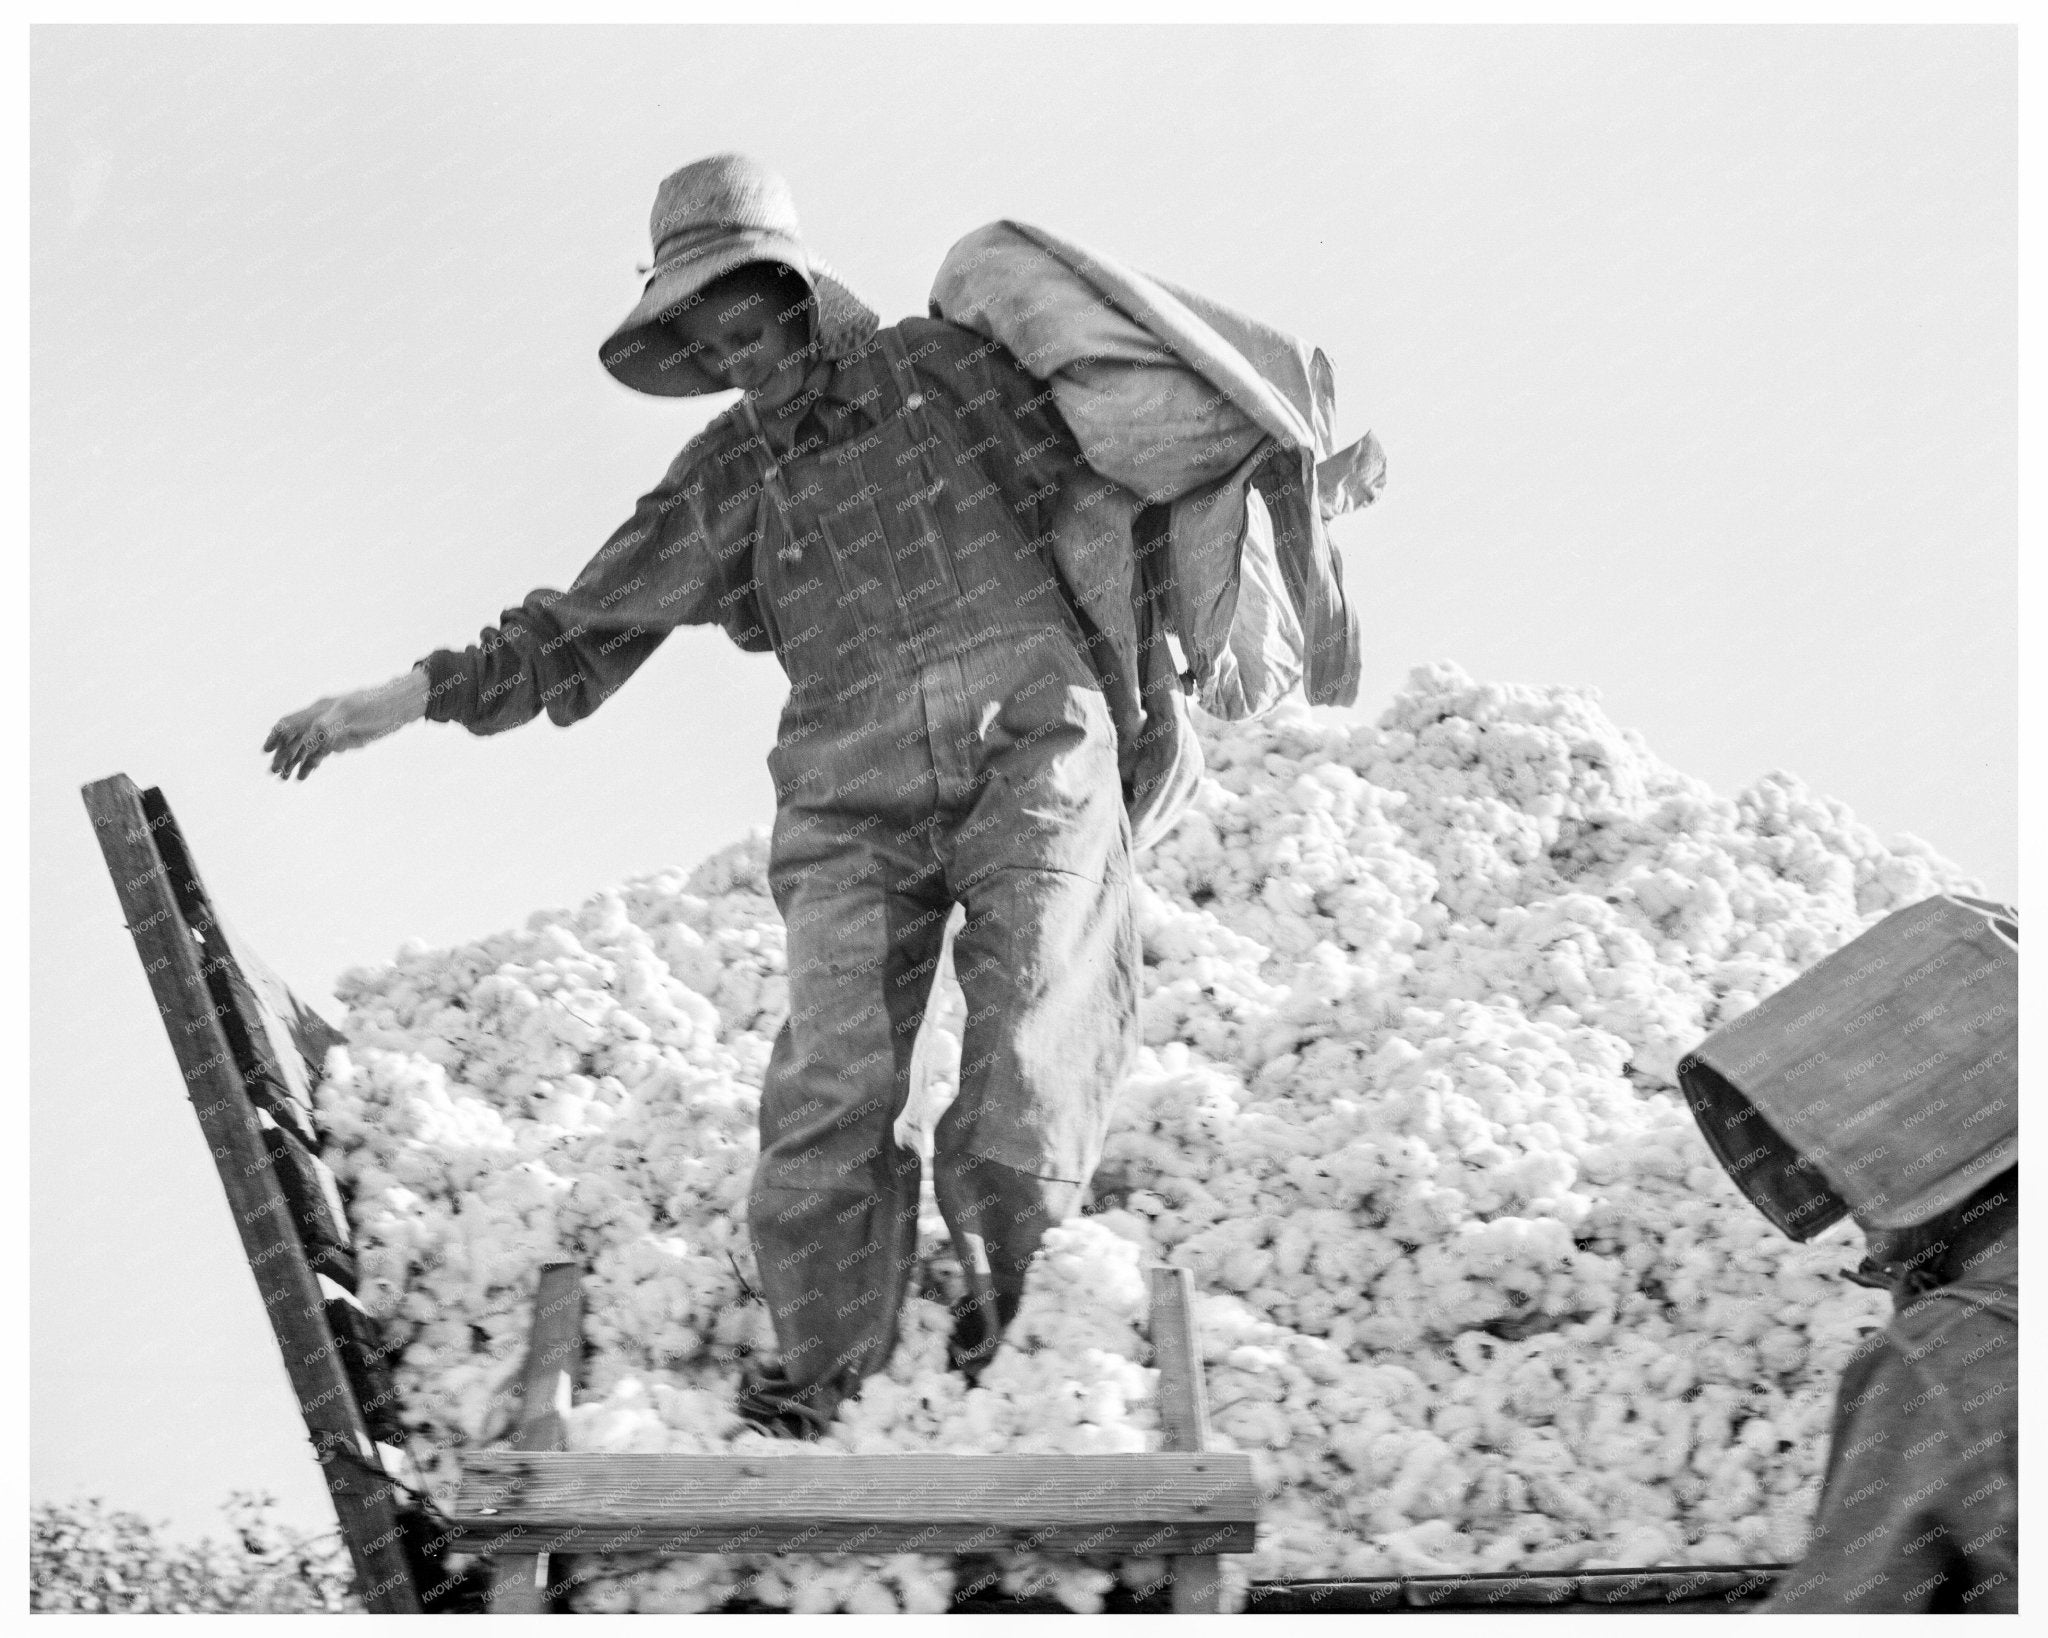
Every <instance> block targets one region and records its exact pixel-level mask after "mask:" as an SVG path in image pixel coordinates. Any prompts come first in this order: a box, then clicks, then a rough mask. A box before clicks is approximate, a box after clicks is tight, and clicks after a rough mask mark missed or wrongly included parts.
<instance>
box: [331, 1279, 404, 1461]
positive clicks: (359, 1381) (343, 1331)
mask: <svg viewBox="0 0 2048 1638" xmlns="http://www.w3.org/2000/svg"><path fill="white" fill-rule="evenodd" d="M322 1312H323V1313H324V1314H325V1316H326V1319H327V1329H328V1331H329V1332H330V1333H331V1334H332V1335H333V1337H334V1341H335V1345H336V1346H337V1347H338V1348H339V1349H340V1350H341V1362H342V1366H343V1368H344V1369H345V1370H346V1371H347V1372H348V1377H349V1384H350V1386H351V1387H353V1388H354V1390H355V1394H356V1404H357V1406H358V1407H359V1408H360V1410H361V1411H362V1415H363V1421H364V1423H365V1424H366V1425H367V1426H368V1428H369V1430H370V1437H371V1439H372V1440H373V1441H374V1442H376V1443H378V1444H383V1445H390V1446H391V1447H392V1448H393V1449H396V1450H403V1449H405V1444H406V1428H405V1422H404V1420H403V1418H401V1417H400V1415H399V1407H398V1388H397V1385H396V1384H395V1383H394V1382H393V1381H392V1377H391V1357H392V1355H394V1354H395V1353H397V1352H398V1350H397V1349H396V1348H394V1347H392V1346H391V1345H389V1344H387V1343H386V1342H385V1341H384V1339H383V1337H382V1336H381V1335H380V1334H379V1332H378V1330H377V1324H376V1321H374V1320H373V1319H371V1318H370V1316H369V1315H368V1314H367V1313H365V1312H364V1311H363V1308H362V1305H361V1304H360V1303H358V1302H357V1301H356V1300H355V1298H354V1297H353V1296H352V1295H350V1294H349V1293H348V1292H347V1291H345V1290H342V1289H339V1288H337V1289H336V1291H335V1292H334V1294H332V1295H331V1296H329V1297H328V1299H327V1301H326V1302H325V1303H324V1304H323V1305H322Z"/></svg>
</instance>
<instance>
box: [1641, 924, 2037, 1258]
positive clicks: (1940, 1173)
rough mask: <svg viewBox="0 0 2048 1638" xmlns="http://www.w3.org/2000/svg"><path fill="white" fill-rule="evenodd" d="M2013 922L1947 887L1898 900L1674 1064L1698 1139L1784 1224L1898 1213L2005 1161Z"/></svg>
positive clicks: (1943, 1199) (1932, 1208) (1920, 1208)
mask: <svg viewBox="0 0 2048 1638" xmlns="http://www.w3.org/2000/svg"><path fill="white" fill-rule="evenodd" d="M2018 921H2019V918H2018V915H2017V913H2016V912H2014V911H2012V910H2011V909H2010V908H2009V907H2007V906H2004V905H1994V904H1989V903H1987V902H1986V901H1983V900H1974V899H1964V898H1960V897H1956V896H1948V895H1936V896H1935V897H1933V898H1929V899H1925V900H1922V901H1921V902H1920V903H1919V904H1916V905H1911V906H1908V907H1907V908H1906V909H1904V910H1897V911H1894V912H1893V913H1892V914H1891V915H1890V916H1888V917H1886V918H1885V919H1884V920H1883V921H1881V922H1879V923H1878V924H1877V925H1876V926H1874V927H1871V928H1869V929H1867V930H1866V931H1865V932H1864V933H1862V934H1861V935H1859V936H1858V937H1857V938H1854V939H1852V940H1850V942H1849V943H1847V944H1845V945H1844V946H1842V948H1841V949H1839V950H1837V951H1835V952H1834V953H1833V954H1832V955H1830V956H1827V957H1825V958H1824V959H1822V960H1821V961H1819V962H1817V963H1815V965H1814V966H1812V967H1810V968H1808V969H1807V971H1806V972H1804V973H1802V974H1801V975H1800V976H1799V977H1797V978H1795V979H1794V980H1793V981H1792V982H1791V983H1789V984H1787V985H1785V986H1784V988H1782V989H1780V990H1778V991H1777V992H1776V993H1775V994H1774V995H1772V996H1771V997H1769V998H1768V999H1767V1000H1766V1001H1765V1002H1764V1003H1762V1004H1761V1005H1760V1006H1757V1007H1755V1008H1753V1009H1751V1011H1749V1012H1748V1013H1745V1014H1744V1015H1743V1016H1742V1017H1740V1018H1737V1019H1735V1020H1734V1021H1733V1022H1732V1023H1729V1024H1725V1025H1723V1026H1722V1027H1721V1028H1720V1029H1718V1030H1716V1031H1715V1032H1714V1033H1713V1034H1712V1035H1710V1036H1708V1037H1707V1039H1706V1040H1705V1041H1703V1042H1702V1043H1701V1044H1700V1046H1699V1047H1698V1048H1697V1049H1696V1050H1695V1051H1694V1052H1692V1053H1691V1054H1689V1055H1688V1056H1687V1057H1686V1059H1685V1060H1684V1062H1682V1063H1681V1064H1680V1065H1679V1085H1680V1087H1681V1088H1682V1089H1683V1091H1684V1093H1685V1097H1686V1102H1687V1103H1688V1104H1689V1105H1690V1106H1691V1108H1692V1111H1693V1114H1694V1117H1695V1119H1696V1120H1697V1121H1698V1123H1699V1127H1700V1131H1701V1134H1702V1135H1703V1136H1704V1137H1705V1138H1706V1140H1707V1144H1708V1146H1709V1147H1710V1148H1711V1149H1712V1150H1713V1151H1714V1154H1715V1157H1716V1158H1717V1159H1718V1160H1719V1161H1720V1162H1721V1164H1722V1167H1723V1168H1724V1169H1725V1170H1726V1171H1727V1172H1728V1173H1729V1175H1730V1176H1731V1177H1733V1178H1734V1179H1735V1181H1736V1182H1737V1183H1738V1184H1739V1185H1740V1186H1741V1188H1742V1190H1743V1192H1744V1193H1745V1194H1747V1195H1748V1196H1749V1198H1750V1200H1751V1202H1752V1203H1753V1204H1754V1205H1755V1206H1756V1207H1757V1209H1758V1210H1759V1211H1761V1212H1762V1213H1763V1214H1764V1215H1765V1216H1766V1217H1768V1218H1770V1220H1771V1221H1772V1222H1773V1223H1774V1224H1775V1225H1776V1226H1777V1227H1778V1228H1779V1229H1781V1230H1783V1231H1784V1232H1785V1233H1786V1234H1788V1235H1790V1236H1791V1237H1792V1238H1793V1239H1795V1240H1808V1239H1811V1238H1812V1237H1813V1236H1814V1235H1816V1234H1818V1233H1819V1232H1820V1231H1821V1230H1822V1229H1824V1228H1826V1227H1828V1226H1829V1225H1830V1224H1831V1223H1835V1222H1838V1221H1839V1220H1840V1219H1841V1218H1842V1217H1843V1216H1845V1215H1848V1214H1850V1213H1853V1214H1854V1215H1855V1217H1856V1220H1857V1221H1858V1222H1859V1223H1861V1224H1862V1225H1863V1227H1864V1228H1865V1229H1866V1230H1868V1229H1903V1228H1910V1227H1912V1226H1913V1225H1915V1224H1918V1223H1924V1222H1927V1221H1929V1220H1930V1219H1932V1218H1934V1217H1937V1216H1939V1215H1940V1214H1941V1213H1943V1212H1945V1211H1948V1210H1950V1209H1952V1208H1953V1207H1955V1206H1957V1205H1960V1204H1961V1203H1962V1202H1963V1201H1965V1200H1967V1199H1968V1198H1969V1197H1970V1195H1971V1194H1972V1193H1974V1192H1975V1191H1976V1190H1977V1189H1978V1188H1979V1187H1980V1186H1981V1185H1982V1184H1983V1183H1984V1182H1985V1180H1986V1179H1987V1178H1991V1177H1995V1176H1997V1175H1998V1174H1999V1173H2000V1172H2002V1171H2004V1170H2005V1169H2006V1168H2007V1167H2009V1166H2012V1165H2014V1164H2016V1163H2017V1161H2018V1159H2019V1148H2018V1137H2019V1122H2018V1064H2019V1055H2018V998H2019V997H2018V935H2019V928H2018ZM2008 930H2009V931H2008ZM1936 1113H1940V1114H1941V1115H1942V1116H1943V1117H1944V1118H1943V1120H1942V1121H1941V1123H1940V1127H1939V1130H1938V1135H1937V1129H1936V1128H1935V1127H1933V1126H1930V1125H1928V1124H1926V1123H1927V1121H1928V1120H1929V1119H1930V1118H1931V1117H1932V1116H1933V1115H1934V1114H1936ZM1916 1129H1917V1130H1916Z"/></svg>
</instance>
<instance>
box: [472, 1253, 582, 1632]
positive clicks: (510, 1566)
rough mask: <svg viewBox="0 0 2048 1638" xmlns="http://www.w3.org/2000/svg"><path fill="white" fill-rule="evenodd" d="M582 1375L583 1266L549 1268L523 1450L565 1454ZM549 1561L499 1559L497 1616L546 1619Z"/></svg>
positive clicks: (527, 1378)
mask: <svg viewBox="0 0 2048 1638" xmlns="http://www.w3.org/2000/svg"><path fill="white" fill-rule="evenodd" d="M582 1370H583V1265H582V1264H581V1263H546V1264H544V1265H542V1268H541V1271H540V1282H539V1284H538V1285H537V1286H536V1287H535V1290H534V1295H533V1325H532V1327H531V1328H530V1329H529V1330H528V1332H527V1338H526V1366H525V1369H524V1370H522V1371H521V1372H520V1377H519V1426H518V1430H517V1432H516V1433H515V1434H514V1435H513V1440H512V1442H513V1446H514V1448H515V1449H518V1450H566V1449H567V1448H568V1444H569V1438H568V1435H569V1424H568V1415H569V1406H570V1404H571V1403H572V1402H573V1400H574V1398H575V1393H576V1381H577V1378H578V1377H579V1376H580V1375H581V1374H582ZM551 1573H552V1572H551V1571H550V1568H549V1555H548V1554H547V1553H545V1552H543V1553H537V1554H535V1555H534V1556H533V1557H532V1558H524V1557H521V1558H500V1559H499V1560H498V1561H497V1562H496V1563H494V1564H493V1565H492V1566H491V1611H492V1613H493V1614H495V1615H545V1614H547V1613H548V1612H549V1609H550V1607H551V1604H552V1600H551V1599H550V1598H549V1596H548V1580H549V1577H550V1574H551Z"/></svg>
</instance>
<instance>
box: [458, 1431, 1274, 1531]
mask: <svg viewBox="0 0 2048 1638" xmlns="http://www.w3.org/2000/svg"><path fill="white" fill-rule="evenodd" d="M1257 1517H1258V1495H1257V1491H1256V1488H1255V1487H1254V1485H1253V1483H1252V1472H1251V1460H1250V1458H1249V1457H1246V1456H1243V1455H1240V1454H1236V1453H1233V1452H1209V1453H1178V1452H1146V1453H1143V1454H1139V1455H1129V1456H1058V1455H1042V1456H1041V1455H1009V1454H1006V1455H995V1456H971V1455H952V1454H943V1455H940V1454H924V1453H910V1454H893V1453H892V1454H890V1455H886V1456H822V1455H799V1454H791V1455H786V1456H783V1455H777V1456H759V1457H749V1456H723V1455H721V1456H692V1455H652V1454H626V1453H622V1454H589V1453H584V1452H576V1453H573V1454H547V1453H539V1452H523V1451H472V1452H469V1453H468V1454H466V1455H465V1456H464V1457H463V1458H462V1481H461V1485H460V1487H459V1490H458V1494H457V1496H456V1500H455V1505H454V1507H453V1508H452V1509H451V1510H450V1513H449V1526H450V1528H451V1530H452V1531H453V1532H454V1535H455V1540H454V1542H453V1545H454V1546H455V1548H456V1549H457V1550H458V1551H463V1552H533V1553H539V1552H568V1551H574V1552H581V1553H625V1552H655V1553H743V1552H756V1553H758V1552H812V1553H832V1552H846V1553H908V1552H926V1553H949V1552H1002V1551H1014V1552H1050V1553H1131V1554H1146V1553H1174V1552H1188V1551H1194V1550H1199V1551H1202V1552H1206V1553H1216V1552H1226V1553H1242V1552H1250V1551H1251V1550H1252V1548H1253V1546H1254V1545H1255V1542H1254V1534H1255V1530H1254V1526H1255V1522H1256V1520H1257Z"/></svg>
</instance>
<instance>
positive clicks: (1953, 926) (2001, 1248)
mask: <svg viewBox="0 0 2048 1638" xmlns="http://www.w3.org/2000/svg"><path fill="white" fill-rule="evenodd" d="M2018 944H2019V918H2018V916H2017V915H2016V914H2015V913H2014V912H2013V911H2012V910H2010V909H2008V908H2007V907H2005V906H2003V905H1993V904H1989V903H1986V902H1985V901H1983V900H1977V899H1966V898H1960V897H1942V898H1934V899H1929V900H1927V901H1925V902H1924V903H1921V904H1917V905H1913V906H1910V907H1909V908H1907V909H1905V910H1901V911H1898V912H1896V913H1895V914H1893V915H1892V916H1889V917H1887V918H1886V919H1885V920H1884V921H1882V922H1880V923H1879V924H1878V925H1877V926H1876V927H1874V928H1872V929H1871V930H1870V931H1869V932H1867V933H1865V934H1864V935H1863V936H1862V937H1861V938H1858V939H1855V940H1852V941H1851V942H1850V943H1849V944H1848V945H1846V946H1845V947H1843V948H1842V949H1841V950H1838V951H1836V952H1835V953H1834V954H1833V955H1831V956H1829V957H1828V958H1827V959H1826V960H1824V961H1822V962H1820V963H1818V964H1817V965H1816V966H1814V967H1813V968H1811V969H1810V970H1809V971H1807V972H1806V973H1804V974H1802V975H1801V976H1800V977H1799V978H1798V979H1797V980H1795V981H1794V982H1793V983H1791V984H1789V985H1787V986H1786V987H1785V988H1784V989H1782V990H1780V991H1779V992H1778V993H1777V994H1776V995H1774V996H1772V997H1771V998H1770V999H1769V1000H1768V1001H1766V1002H1765V1003H1764V1004H1763V1005H1762V1006H1760V1007H1757V1008H1755V1009H1753V1010H1752V1011H1751V1012H1749V1013H1747V1014H1745V1015H1744V1016H1743V1017H1741V1018H1738V1019H1736V1020H1735V1021H1734V1022H1733V1023H1732V1024H1729V1025H1728V1026H1726V1027H1724V1028H1723V1029H1721V1030H1719V1031H1717V1032H1716V1033H1715V1034H1713V1035H1712V1036H1710V1037H1708V1039H1707V1040H1706V1041H1705V1042H1704V1043H1703V1044H1702V1045H1701V1047H1700V1049H1699V1050H1698V1052H1696V1053H1695V1054H1694V1055H1693V1056H1692V1057H1690V1058H1688V1059H1687V1060H1686V1061H1685V1062H1684V1063H1683V1064H1682V1065H1680V1070H1679V1073H1680V1080H1681V1083H1682V1084H1683V1086H1684V1089H1685V1092H1686V1096H1687V1098H1688V1100H1689V1101H1690V1102H1691V1104H1692V1108H1693V1113H1694V1116H1695V1118H1696V1119H1697V1120H1698V1121H1699V1124H1700V1129H1701V1131H1702V1133H1703V1134H1704V1135H1705V1136H1706V1138H1707V1141H1708V1143H1709V1145H1710V1146H1711V1147H1712V1148H1713V1149H1714V1151H1715V1153H1716V1154H1717V1155H1718V1156H1719V1157H1720V1159H1721V1162H1722V1164H1723V1165H1724V1166H1726V1167H1727V1168H1728V1170H1729V1172H1730V1173H1731V1175H1733V1176H1734V1177H1735V1179H1736V1181H1737V1182H1739V1183H1740V1184H1741V1185H1742V1186H1743V1189H1744V1191H1745V1192H1746V1193H1747V1194H1748V1195H1749V1197H1750V1199H1751V1200H1752V1201H1753V1202H1754V1203H1755V1204H1756V1205H1757V1207H1758V1208H1759V1209H1760V1210H1761V1211H1763V1212H1764V1214H1765V1215H1766V1216H1768V1217H1769V1218H1770V1219H1771V1220H1772V1222H1774V1223H1776V1224H1777V1225H1778V1227H1780V1228H1781V1229H1783V1230H1784V1231H1785V1232H1786V1233H1788V1234H1790V1235H1791V1236H1792V1237H1793V1238H1794V1239H1798V1240H1806V1239H1810V1238H1811V1237H1812V1236H1813V1235H1815V1234H1818V1233H1819V1232H1820V1231H1821V1230H1822V1229H1824V1228H1826V1227H1827V1226H1828V1225H1829V1224H1831V1223H1833V1222H1836V1221H1839V1220H1840V1219H1841V1218H1842V1217H1843V1216H1844V1215H1847V1214H1853V1215H1854V1216H1855V1217H1856V1219H1857V1221H1858V1222H1859V1223H1860V1224H1862V1226H1863V1229H1864V1231H1865V1234H1866V1237H1867V1238H1866V1249H1867V1251H1868V1256H1867V1257H1866V1259H1865V1261H1864V1263H1863V1266H1862V1267H1861V1268H1860V1269H1857V1270H1855V1271H1854V1272H1852V1273H1851V1274H1850V1276H1849V1277H1850V1278H1852V1279H1856V1280H1858V1282H1859V1283H1862V1284H1871V1285H1881V1286H1885V1287H1888V1288H1889V1289H1890V1291H1891V1293H1892V1306H1893V1317H1892V1321H1891V1323H1890V1324H1889V1325H1888V1326H1886V1327H1885V1328H1884V1329H1883V1330H1882V1331H1878V1332H1875V1333H1873V1334H1872V1335H1871V1336H1870V1337H1868V1338H1867V1339H1865V1341H1864V1343H1863V1344H1862V1345H1861V1346H1860V1347H1859V1348H1858V1349H1857V1351H1856V1353H1855V1355H1854V1356H1853V1357H1852V1359H1851V1361H1850V1363H1849V1366H1848V1368H1847V1369H1846V1370H1845V1371H1844V1372H1843V1374H1842V1381H1841V1385H1840V1387H1839V1389H1838V1390H1837V1393H1836V1400H1835V1418H1834V1427H1833V1430H1832V1434H1831V1439H1830V1444H1829V1448H1828V1465H1827V1474H1826V1478H1825V1480H1824V1482H1823V1487H1822V1491H1821V1500H1820V1507H1819V1511H1818V1515H1817V1517H1816V1518H1815V1520H1814V1524H1813V1530H1812V1533H1811V1537H1810V1539H1809V1542H1808V1545H1807V1551H1806V1555H1805V1557H1804V1558H1803V1559H1802V1560H1801V1561H1800V1563H1799V1564H1798V1565H1797V1567H1795V1568H1794V1569H1792V1570H1789V1571H1788V1572H1786V1574H1785V1576H1784V1578H1783V1580H1782V1581H1780V1583H1779V1584H1778V1586H1777V1588H1776V1589H1775V1590H1774V1592H1773V1593H1772V1596H1771V1598H1770V1600H1769V1601H1768V1602H1767V1603H1766V1604H1765V1605H1764V1606H1763V1607H1762V1609H1763V1612H1764V1613H1774V1614H1793V1613H1800V1614H1814V1613H1823V1612H1832V1613H1859V1614H1860V1613H1866V1612H1867V1613H1873V1614H1874V1613H1881V1612H1894V1613H1896V1612H1929V1611H1984V1612H1987V1613H1989V1612H2003V1613H2008V1614H2009V1613H2012V1612H2015V1611H2017V1610H2018V1608H2019V1539H2018V1528H2019V1449H2018V1432H2019V1421H2018V1390H2019V1361H2018V1354H2019V1168H2018V1165H2017V1163H2016V1162H2017V1157H2018V1131H2019V1127H2018V1101H2019V1100H2018V1033H2017V997H2018V984H2017V972H2018Z"/></svg>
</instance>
